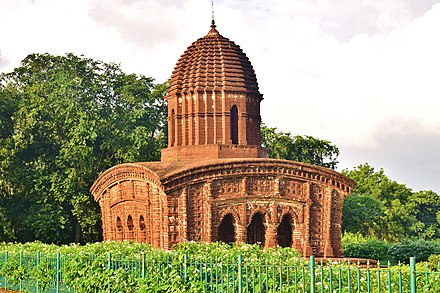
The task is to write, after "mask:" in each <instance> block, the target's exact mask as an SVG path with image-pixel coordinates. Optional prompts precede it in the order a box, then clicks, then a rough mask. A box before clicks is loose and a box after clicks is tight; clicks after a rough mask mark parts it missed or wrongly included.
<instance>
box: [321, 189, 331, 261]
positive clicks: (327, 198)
mask: <svg viewBox="0 0 440 293" xmlns="http://www.w3.org/2000/svg"><path fill="white" fill-rule="evenodd" d="M332 191H333V189H332V188H331V187H326V188H325V190H324V210H323V212H324V220H323V222H322V236H323V237H322V240H323V242H324V257H331V256H333V248H332V243H331V233H332V231H331V224H332V223H331V216H332Z"/></svg>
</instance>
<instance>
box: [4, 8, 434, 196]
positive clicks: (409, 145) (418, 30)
mask: <svg viewBox="0 0 440 293" xmlns="http://www.w3.org/2000/svg"><path fill="white" fill-rule="evenodd" d="M439 2H440V1H437V0H387V1H383V0H246V1H244V0H217V1H215V20H216V23H217V28H218V30H219V31H220V33H221V34H222V35H223V36H225V37H227V38H229V39H231V40H232V41H234V42H236V43H237V44H238V45H240V46H241V48H242V49H243V51H244V52H245V53H246V55H247V56H248V57H249V59H250V61H251V62H252V64H253V66H254V69H255V72H256V74H257V78H258V82H259V85H260V92H261V93H262V94H263V95H264V100H263V102H262V105H261V108H262V110H261V111H262V112H261V114H262V119H263V121H264V122H265V123H266V124H267V125H269V126H273V127H277V128H278V129H280V130H283V131H290V132H291V133H293V134H307V135H312V136H315V137H318V138H321V139H327V140H330V141H331V142H333V143H335V144H336V145H337V146H338V147H339V148H340V150H341V155H340V157H339V160H340V164H339V169H344V168H349V169H351V168H353V167H354V166H357V165H359V164H361V163H364V162H368V163H369V164H370V165H372V166H374V167H375V168H376V169H380V168H384V170H385V173H386V174H387V175H388V176H389V177H390V178H391V179H393V180H396V181H398V182H399V183H404V184H407V185H408V186H409V187H411V188H413V189H414V190H415V191H417V190H425V189H432V190H434V191H436V192H437V193H440V152H439V150H440V115H439V113H440V82H439V76H440V53H439V52H440V3H439ZM210 20H211V2H210V1H209V0H167V1H158V0H155V1H153V0H105V1H104V0H89V1H87V0H76V1H73V0H61V1H60V0H34V1H31V0H0V27H2V30H1V31H0V71H2V72H7V71H10V70H12V69H13V68H14V67H17V66H18V65H19V63H20V61H21V60H22V59H23V58H24V57H25V56H26V55H28V54H30V53H37V52H40V53H43V52H48V53H51V54H64V53H66V52H73V53H75V54H84V55H85V56H87V57H91V58H95V59H99V60H103V61H106V62H115V63H120V64H121V66H122V68H123V69H124V70H125V71H126V72H134V73H138V74H144V75H146V76H151V77H154V78H155V79H156V81H158V82H163V81H165V80H166V79H167V78H169V77H170V75H171V72H172V70H173V67H174V65H175V63H176V62H177V59H178V58H179V56H180V55H181V54H182V53H183V51H184V50H185V49H186V48H187V47H188V46H189V45H190V44H191V43H192V42H193V41H195V40H196V39H197V38H200V37H202V36H204V35H205V34H206V33H207V32H208V30H209V25H210Z"/></svg>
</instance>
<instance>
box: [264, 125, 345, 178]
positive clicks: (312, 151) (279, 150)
mask: <svg viewBox="0 0 440 293" xmlns="http://www.w3.org/2000/svg"><path fill="white" fill-rule="evenodd" d="M261 144H262V145H263V146H264V147H267V148H268V149H269V156H270V157H271V158H275V159H284V160H293V161H299V162H304V163H309V164H313V165H317V166H322V167H327V168H331V169H335V168H336V166H337V164H338V161H337V158H338V155H339V149H338V148H337V147H336V146H335V145H334V144H332V143H331V142H329V141H327V140H320V139H317V138H314V137H312V136H307V135H305V136H301V135H296V136H293V135H292V134H290V132H282V131H278V130H277V129H276V128H272V127H267V126H265V125H264V124H262V125H261Z"/></svg>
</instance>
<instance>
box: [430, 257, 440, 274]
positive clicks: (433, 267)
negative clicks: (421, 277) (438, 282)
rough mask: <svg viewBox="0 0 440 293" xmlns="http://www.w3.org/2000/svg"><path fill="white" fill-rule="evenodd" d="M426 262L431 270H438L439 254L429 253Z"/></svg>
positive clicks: (439, 265)
mask: <svg viewBox="0 0 440 293" xmlns="http://www.w3.org/2000/svg"><path fill="white" fill-rule="evenodd" d="M428 264H429V269H430V270H431V271H440V254H431V255H430V256H429V257H428Z"/></svg>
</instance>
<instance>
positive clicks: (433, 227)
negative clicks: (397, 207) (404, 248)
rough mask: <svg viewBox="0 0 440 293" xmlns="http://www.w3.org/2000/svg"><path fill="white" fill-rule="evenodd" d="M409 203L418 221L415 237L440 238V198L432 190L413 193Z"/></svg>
mask: <svg viewBox="0 0 440 293" xmlns="http://www.w3.org/2000/svg"><path fill="white" fill-rule="evenodd" d="M408 202H409V206H411V209H412V210H413V211H414V214H415V217H416V219H417V221H418V223H417V225H415V227H414V233H415V235H417V237H418V238H422V239H438V238H440V196H439V195H438V194H437V193H435V192H434V191H432V190H422V191H418V192H415V193H413V194H412V195H411V196H410V197H409V199H408Z"/></svg>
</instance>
